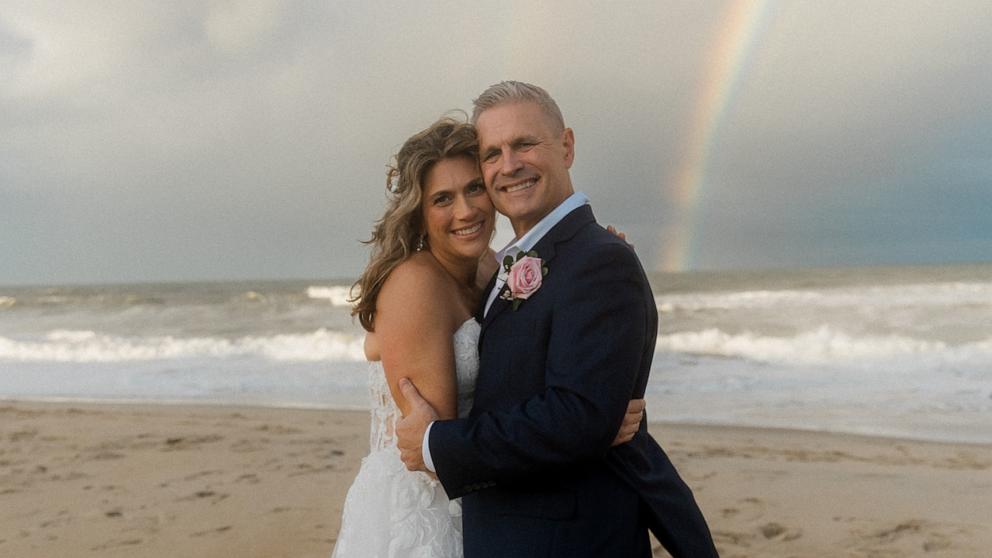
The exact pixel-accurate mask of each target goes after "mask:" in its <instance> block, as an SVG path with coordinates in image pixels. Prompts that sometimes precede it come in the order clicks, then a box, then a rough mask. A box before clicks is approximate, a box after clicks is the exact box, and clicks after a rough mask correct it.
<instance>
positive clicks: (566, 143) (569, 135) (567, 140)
mask: <svg viewBox="0 0 992 558" xmlns="http://www.w3.org/2000/svg"><path fill="white" fill-rule="evenodd" d="M561 144H562V147H564V148H565V168H566V169H570V168H572V161H574V160H575V133H574V132H572V129H571V128H565V129H564V130H563V131H562V133H561Z"/></svg>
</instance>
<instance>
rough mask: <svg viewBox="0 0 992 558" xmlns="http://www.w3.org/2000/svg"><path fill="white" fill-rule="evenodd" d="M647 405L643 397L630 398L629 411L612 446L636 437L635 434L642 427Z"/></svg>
mask: <svg viewBox="0 0 992 558" xmlns="http://www.w3.org/2000/svg"><path fill="white" fill-rule="evenodd" d="M645 406H646V403H645V402H644V400H643V399H631V400H630V403H628V404H627V413H626V414H625V415H624V416H623V424H621V425H620V431H619V432H617V437H616V438H614V440H613V443H612V444H610V447H613V446H619V445H620V444H626V443H627V442H629V441H631V440H632V439H633V438H634V434H636V433H637V431H638V429H640V427H641V420H643V419H644V407H645Z"/></svg>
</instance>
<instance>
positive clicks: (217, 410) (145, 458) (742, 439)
mask: <svg viewBox="0 0 992 558" xmlns="http://www.w3.org/2000/svg"><path fill="white" fill-rule="evenodd" d="M651 432H652V434H654V436H655V437H656V438H657V439H658V440H659V441H661V443H662V445H663V446H664V447H665V448H666V449H667V450H668V452H669V454H670V455H671V457H672V459H673V461H675V463H676V465H677V466H678V467H679V469H680V471H681V472H682V474H683V476H684V477H685V479H686V481H687V482H688V483H689V485H690V486H692V488H693V490H694V491H695V493H696V496H697V498H698V500H699V503H700V505H701V507H702V508H703V511H704V513H705V514H706V516H707V518H708V519H709V522H710V526H711V528H712V529H713V533H714V537H715V539H716V541H717V546H718V547H719V549H720V552H721V556H723V557H724V558H734V557H800V558H805V557H835V556H836V557H847V556H852V557H854V556H857V557H875V556H877V557H889V556H891V557H913V556H935V557H940V556H946V557H954V558H966V557H976V558H977V557H982V558H984V557H987V556H990V555H992V550H990V549H992V446H982V445H964V444H936V443H923V442H914V441H903V440H886V439H875V438H867V437H858V436H848V435H834V434H819V433H809V432H800V431H789V430H763V429H749V428H727V427H709V426H687V425H673V424H653V425H652V426H651ZM367 447H368V415H367V413H363V412H342V411H312V410H287V409H264V408H242V407H237V408H234V407H206V406H204V407H196V406H186V407H180V406H153V405H94V404H76V403H72V404H69V403H66V404H41V403H21V402H18V403H0V556H3V557H7V556H10V557H18V558H35V557H37V558H42V557H44V558H50V557H76V556H109V557H114V556H122V557H123V556H127V557H129V558H142V557H167V556H168V557H172V556H183V557H213V556H217V557H222V556H223V557H227V556H236V557H239V558H252V557H273V558H275V557H293V558H309V557H327V556H329V555H330V552H331V549H332V548H333V546H334V540H335V536H336V533H337V531H338V525H339V520H340V513H341V504H342V502H343V500H344V495H345V493H346V491H347V489H348V485H349V484H350V482H351V480H352V478H353V477H354V475H355V472H356V470H357V467H358V464H359V461H360V459H361V458H362V456H363V455H364V454H365V452H366V450H367ZM657 555H658V556H665V555H666V554H665V553H664V552H663V551H661V550H659V551H658V553H657Z"/></svg>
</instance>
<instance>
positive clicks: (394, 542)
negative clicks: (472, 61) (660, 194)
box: [333, 118, 643, 558]
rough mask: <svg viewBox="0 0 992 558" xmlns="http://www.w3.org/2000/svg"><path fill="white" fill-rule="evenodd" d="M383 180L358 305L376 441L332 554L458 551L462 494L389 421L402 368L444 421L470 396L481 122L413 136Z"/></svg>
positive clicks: (490, 260) (481, 217)
mask: <svg viewBox="0 0 992 558" xmlns="http://www.w3.org/2000/svg"><path fill="white" fill-rule="evenodd" d="M387 189H388V192H387V197H388V201H387V205H386V212H385V215H383V217H382V219H380V220H379V221H378V222H377V223H376V225H375V228H374V229H373V232H372V239H371V240H370V241H369V243H370V244H371V245H372V255H371V259H370V262H369V265H368V267H366V269H365V271H364V272H363V273H362V276H361V277H360V278H359V280H358V281H357V282H356V284H355V285H356V287H358V288H359V293H360V294H359V295H358V298H357V300H356V304H355V308H354V312H353V313H354V314H357V315H358V317H359V321H360V322H361V324H362V327H364V328H365V330H366V331H367V332H368V333H367V335H366V337H365V355H366V358H368V360H369V363H370V376H369V391H370V395H371V397H372V401H371V409H372V426H371V433H370V440H369V441H370V446H371V448H370V453H369V455H368V456H367V457H365V458H364V459H363V460H362V465H361V467H360V469H359V471H358V476H357V477H356V478H355V481H354V483H353V484H352V486H351V488H350V489H349V490H348V496H347V498H346V499H345V504H344V511H343V514H342V519H341V530H340V533H339V534H338V540H337V544H336V546H335V548H334V554H333V556H334V558H376V557H379V558H387V557H389V558H393V557H397V558H399V557H403V558H407V557H416V558H448V557H461V556H462V535H461V506H460V503H459V502H458V501H457V500H455V501H449V500H448V497H447V495H446V494H445V493H444V489H443V488H442V487H441V485H440V483H438V481H437V480H436V479H435V478H433V477H432V476H431V475H428V474H427V473H422V472H411V471H408V470H407V469H406V467H405V466H404V465H403V463H402V462H401V461H400V454H399V450H398V449H397V448H396V439H395V437H394V433H393V428H394V425H395V423H396V421H397V419H398V418H399V417H400V416H401V414H402V413H405V412H406V411H407V410H408V407H407V402H406V401H405V400H404V399H403V396H402V395H401V392H400V390H399V387H398V381H399V379H400V377H407V378H410V380H412V381H413V383H414V384H415V385H416V386H417V388H418V389H419V390H420V393H421V395H422V396H423V397H424V398H425V399H426V400H427V401H428V402H429V403H430V404H431V405H432V406H433V407H434V408H435V409H437V411H438V413H439V414H440V417H441V419H451V418H455V417H464V416H467V415H468V412H469V410H470V409H471V406H472V394H473V391H474V386H475V377H476V374H477V373H478V370H479V357H478V350H477V344H478V337H479V331H480V326H479V323H478V322H476V321H475V319H474V318H473V315H474V314H475V312H476V310H477V306H478V305H479V302H480V300H481V297H482V292H483V289H484V287H485V284H486V282H487V281H488V280H489V278H490V277H491V276H492V275H493V274H494V273H495V272H496V270H497V265H498V264H497V262H496V260H495V257H494V255H493V252H492V250H491V249H490V248H489V242H490V240H491V238H492V235H493V231H494V228H495V219H496V211H495V209H494V207H493V204H492V202H491V201H490V199H489V195H488V194H487V193H486V189H485V186H484V184H483V181H482V175H481V173H480V171H479V163H478V142H477V139H476V134H475V130H474V128H473V127H472V126H471V125H469V124H467V123H464V122H459V121H456V120H453V119H451V118H443V119H441V120H438V121H437V122H435V123H434V124H433V125H431V126H430V127H429V128H427V129H426V130H423V131H422V132H420V133H418V134H416V135H414V136H413V137H411V138H410V139H408V140H407V141H406V143H404V144H403V147H402V148H401V149H400V151H399V153H398V154H397V155H396V165H395V167H392V168H390V169H389V171H388V173H387ZM621 236H622V235H621ZM641 409H643V402H642V401H641V400H637V401H632V402H631V405H630V407H629V408H628V413H627V416H626V417H625V419H624V423H623V425H622V426H621V428H620V431H619V432H618V433H617V437H616V439H615V441H614V445H617V444H621V443H624V442H626V441H629V440H630V438H631V437H632V436H633V433H634V432H635V431H636V429H637V426H638V424H639V423H640V419H641Z"/></svg>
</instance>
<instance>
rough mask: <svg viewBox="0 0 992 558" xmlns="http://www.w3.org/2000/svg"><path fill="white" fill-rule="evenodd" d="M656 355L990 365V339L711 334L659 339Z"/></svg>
mask: <svg viewBox="0 0 992 558" xmlns="http://www.w3.org/2000/svg"><path fill="white" fill-rule="evenodd" d="M656 350H658V351H665V352H673V353H687V354H696V355H710V356H720V357H730V358H744V359H748V360H753V361H758V362H774V363H779V364H797V365H820V364H848V365H858V364H870V363H873V362H878V361H883V360H889V359H917V360H918V359H925V360H926V363H927V364H930V365H932V364H935V363H938V364H939V363H955V362H974V361H987V362H989V363H992V338H990V339H986V340H983V341H979V342H974V343H966V344H962V345H949V344H947V343H944V342H941V341H930V340H923V339H914V338H912V337H906V336H901V335H884V336H872V335H866V336H855V335H851V334H849V333H846V332H844V331H841V330H838V329H835V328H832V327H830V326H822V327H820V328H818V329H815V330H811V331H805V332H802V333H799V334H797V335H793V336H782V337H776V336H769V335H757V334H754V333H751V332H742V333H736V334H731V333H727V332H724V331H721V330H720V329H716V328H710V329H705V330H701V331H689V332H679V333H673V334H670V335H661V336H659V337H658V343H657V346H656Z"/></svg>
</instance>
